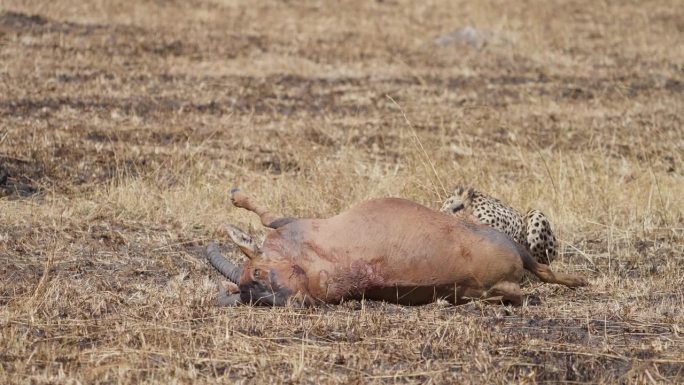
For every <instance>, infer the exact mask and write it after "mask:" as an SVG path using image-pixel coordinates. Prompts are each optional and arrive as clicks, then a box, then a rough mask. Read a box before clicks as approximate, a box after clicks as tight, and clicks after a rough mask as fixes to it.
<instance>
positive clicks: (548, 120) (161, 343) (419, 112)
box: [0, 0, 684, 384]
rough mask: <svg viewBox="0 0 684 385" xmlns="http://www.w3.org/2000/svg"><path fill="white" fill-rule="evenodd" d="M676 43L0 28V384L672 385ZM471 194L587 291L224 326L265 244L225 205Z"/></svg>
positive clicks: (548, 28)
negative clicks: (237, 233)
mask: <svg viewBox="0 0 684 385" xmlns="http://www.w3.org/2000/svg"><path fill="white" fill-rule="evenodd" d="M468 26H472V27H473V29H470V30H469V32H468V30H466V33H465V35H468V33H470V35H471V37H474V39H471V40H468V39H465V40H464V39H462V37H463V36H462V35H458V34H450V33H451V32H452V31H458V30H459V29H461V28H466V27H468ZM462 31H463V30H462ZM459 36H460V38H459ZM682 41H684V7H682V4H681V2H679V1H674V0H673V1H649V2H638V1H616V2H594V1H574V2H573V1H568V2H564V1H517V2H504V1H458V2H451V1H429V2H409V1H392V0H387V1H377V2H370V1H351V2H334V3H333V2H322V1H321V2H252V1H223V2H222V1H218V0H216V1H199V2H198V1H192V2H190V1H174V0H169V1H161V0H159V1H136V2H134V1H130V2H126V1H104V0H100V1H91V2H79V1H74V0H64V1H53V2H46V1H20V0H2V1H1V2H0V193H1V195H2V198H0V382H3V383H13V384H44V383H58V384H98V383H106V384H134V383H214V382H220V383H233V382H241V383H254V384H256V383H272V382H275V383H281V382H285V383H311V384H314V383H339V384H346V383H430V382H431V383H449V382H461V383H509V382H520V383H535V382H539V383H541V382H565V383H585V382H598V383H601V382H603V383H615V382H620V383H668V382H669V383H678V382H679V383H681V382H682V381H683V379H684V335H683V334H684V310H682V309H683V307H684V290H683V289H682V286H683V285H684V256H683V254H684V250H683V248H684V247H683V243H684V199H683V198H682V194H683V193H684V164H683V156H684V130H683V128H682V123H683V120H684V115H683V113H682V111H684V44H682ZM456 183H467V184H470V185H474V186H477V187H479V188H481V189H483V190H485V191H488V192H490V193H492V194H493V195H495V196H498V197H500V198H503V199H504V200H506V201H508V202H510V203H511V204H512V205H514V206H515V207H518V208H520V209H521V210H524V209H527V208H538V209H541V210H542V211H544V212H545V213H546V214H547V215H548V216H549V217H550V218H551V219H552V222H553V225H554V228H555V230H556V231H557V233H558V236H559V238H560V240H561V246H562V247H561V251H562V255H561V257H560V260H559V261H557V262H554V264H553V266H554V268H555V269H556V270H559V271H566V272H575V273H578V274H582V275H585V276H587V277H589V278H590V281H591V286H590V287H588V288H582V289H578V290H569V289H566V288H563V287H558V286H553V285H541V284H539V283H538V282H531V283H528V284H527V285H526V286H525V288H524V291H525V294H527V295H528V301H527V303H526V304H525V305H524V306H522V307H519V308H509V307H501V306H492V305H485V304H480V303H472V304H468V305H465V306H460V307H452V306H448V305H444V304H434V305H429V306H423V307H413V308H408V307H401V306H394V305H388V304H381V303H371V302H348V303H344V304H342V305H338V306H324V307H321V308H316V309H304V310H300V309H291V308H282V309H271V308H251V307H238V308H218V307H216V306H215V305H214V300H215V298H216V284H215V282H216V280H217V273H216V272H215V271H213V270H212V269H211V268H210V267H209V266H208V264H207V263H206V261H205V260H204V259H203V254H202V253H203V248H204V246H205V245H206V243H207V242H208V241H209V240H211V239H215V238H216V235H215V234H214V230H215V228H216V227H217V226H218V225H219V224H220V223H222V222H231V223H234V224H236V225H238V226H240V227H242V228H244V229H248V230H250V231H251V232H252V233H254V234H257V235H259V236H263V235H264V234H265V231H264V230H263V229H262V228H261V227H260V226H259V225H258V223H257V218H256V216H254V215H250V214H249V213H246V212H243V211H240V210H237V209H235V208H233V207H232V206H231V205H230V202H229V199H228V195H227V191H228V189H229V188H230V187H232V186H234V185H239V186H240V187H242V189H243V190H245V191H248V192H249V193H251V194H253V195H254V196H256V197H257V198H258V199H260V200H261V201H263V202H264V203H266V204H268V205H269V206H272V207H273V208H275V209H277V210H279V211H281V212H284V213H287V214H293V215H300V216H328V215H332V214H334V213H337V212H339V211H341V210H343V209H345V208H348V207H349V206H351V205H352V204H354V203H356V202H360V201H362V200H365V199H367V198H370V197H378V196H400V197H406V198H409V199H413V200H416V201H418V202H421V203H424V204H426V205H428V206H431V207H435V208H437V207H439V206H440V203H441V200H442V199H444V198H445V197H446V195H447V193H448V192H449V190H450V189H451V188H452V187H453V186H454V185H455V184H456ZM222 241H223V242H224V243H225V242H226V240H222ZM226 251H227V254H228V255H229V256H230V257H231V258H234V259H236V260H237V259H239V258H241V257H240V256H239V255H238V253H237V252H235V250H233V249H231V248H229V247H228V246H226Z"/></svg>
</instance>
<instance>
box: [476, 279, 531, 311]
mask: <svg viewBox="0 0 684 385" xmlns="http://www.w3.org/2000/svg"><path fill="white" fill-rule="evenodd" d="M485 301H487V302H497V303H504V304H511V305H513V306H520V305H522V302H523V301H522V291H521V290H520V285H519V284H517V283H515V282H506V281H503V282H499V283H497V284H496V285H494V286H492V288H491V289H489V290H488V291H487V294H486V295H485Z"/></svg>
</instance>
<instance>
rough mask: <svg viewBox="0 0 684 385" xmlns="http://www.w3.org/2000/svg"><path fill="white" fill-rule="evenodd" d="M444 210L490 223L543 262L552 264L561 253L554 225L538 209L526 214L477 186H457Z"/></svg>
mask: <svg viewBox="0 0 684 385" xmlns="http://www.w3.org/2000/svg"><path fill="white" fill-rule="evenodd" d="M441 211H442V212H445V213H448V214H451V215H468V216H470V217H471V219H474V220H476V221H477V222H480V223H482V224H485V225H489V226H491V227H493V228H495V229H497V230H499V231H501V232H503V233H505V234H507V235H508V236H509V237H511V238H513V240H515V241H516V242H518V243H519V244H521V245H522V246H524V247H526V248H527V249H528V250H529V251H530V254H532V256H533V257H534V258H535V259H536V260H537V261H538V262H540V263H544V264H549V263H551V262H553V260H554V259H556V257H557V256H558V251H557V249H556V245H557V243H556V237H555V236H554V235H553V231H552V230H551V224H550V223H549V220H548V219H547V218H546V216H545V215H544V214H543V213H542V212H541V211H539V210H529V211H528V212H527V214H525V216H524V217H523V216H522V215H521V214H520V213H519V212H518V211H517V210H515V209H514V208H512V207H510V206H508V205H507V204H505V203H503V202H501V201H500V200H498V199H496V198H494V197H491V196H489V195H487V194H485V193H483V192H481V191H478V190H476V189H474V188H467V187H463V186H458V187H457V188H456V189H455V190H454V193H453V194H452V195H451V196H450V197H449V198H447V199H446V201H444V204H443V205H442V208H441Z"/></svg>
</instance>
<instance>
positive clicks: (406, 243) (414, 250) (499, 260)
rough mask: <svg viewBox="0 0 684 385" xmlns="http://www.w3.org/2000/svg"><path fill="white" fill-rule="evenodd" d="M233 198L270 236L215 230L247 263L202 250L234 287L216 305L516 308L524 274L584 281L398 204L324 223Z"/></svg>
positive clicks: (474, 230)
mask: <svg viewBox="0 0 684 385" xmlns="http://www.w3.org/2000/svg"><path fill="white" fill-rule="evenodd" d="M232 201H233V204H234V205H235V206H237V207H241V208H244V209H247V210H250V211H253V212H255V213H256V214H258V215H259V216H260V218H261V222H262V223H263V224H264V226H267V227H269V228H271V229H273V230H272V231H271V232H270V233H269V234H268V235H267V236H266V239H265V240H264V242H263V244H262V245H261V246H258V245H257V244H256V242H255V241H254V240H253V239H252V237H251V236H250V235H248V234H246V233H245V232H243V231H241V230H240V229H238V228H236V227H234V226H231V225H226V226H222V230H223V231H224V232H225V233H227V235H228V236H229V237H230V238H231V239H232V241H233V242H235V243H236V244H237V246H238V247H239V248H240V250H242V252H243V253H244V254H245V255H247V257H249V261H248V262H247V263H246V264H245V265H244V266H242V267H239V266H237V265H234V264H233V263H232V262H230V261H228V260H227V259H225V258H224V257H223V256H221V254H220V252H219V251H218V248H217V246H216V245H215V244H213V243H211V244H210V245H209V247H208V248H207V252H208V257H209V260H210V262H211V264H212V265H213V266H214V267H216V268H217V269H218V270H219V271H221V272H222V273H223V275H224V276H226V277H227V278H228V279H229V280H231V281H233V282H234V283H235V284H237V287H238V288H239V292H238V290H234V292H233V293H231V294H227V293H226V292H225V290H222V291H221V292H220V293H219V303H220V304H223V305H236V304H240V303H242V304H258V305H270V306H282V305H286V304H293V305H300V306H301V305H313V304H316V303H321V302H325V303H339V302H340V301H342V300H344V299H360V298H366V299H372V300H382V301H388V302H393V303H398V304H406V305H419V304H425V303H429V302H432V301H435V300H437V299H439V298H442V299H445V300H447V301H450V302H452V303H463V302H465V301H468V300H471V299H483V300H488V301H494V302H504V303H511V304H513V305H519V304H521V302H522V294H521V291H520V286H519V282H520V280H521V278H522V276H523V271H524V270H528V271H530V272H532V273H533V274H534V275H536V276H537V277H539V279H540V280H542V281H543V282H548V283H557V284H561V285H565V286H568V287H578V286H584V285H586V284H587V281H586V280H585V279H583V278H581V277H577V276H573V275H568V274H561V273H554V272H553V271H551V269H550V268H549V267H548V266H547V265H544V264H541V263H538V262H537V261H536V260H535V259H533V258H532V257H531V256H530V254H529V252H528V251H527V250H525V249H524V248H523V247H521V246H520V245H518V244H517V243H516V242H514V241H513V240H512V239H510V238H509V237H508V236H506V235H505V234H503V233H501V232H499V231H497V230H495V229H493V228H491V227H489V226H485V225H480V224H476V223H473V222H470V221H468V220H467V219H463V218H458V217H452V216H449V215H446V214H443V213H440V212H437V211H434V210H431V209H429V208H427V207H424V206H422V205H419V204H417V203H414V202H411V201H408V200H405V199H398V198H382V199H373V200H369V201H367V202H364V203H361V204H359V205H358V206H356V207H353V208H351V209H350V210H348V211H345V212H343V213H341V214H339V215H336V216H333V217H331V218H327V219H295V218H284V217H279V216H276V215H275V214H273V213H272V212H271V211H269V210H268V209H267V208H265V207H263V206H261V205H259V204H258V203H257V202H255V201H254V200H253V199H251V198H250V197H248V196H247V195H245V194H244V193H242V192H240V191H239V190H237V189H235V190H233V191H232ZM221 288H222V286H221Z"/></svg>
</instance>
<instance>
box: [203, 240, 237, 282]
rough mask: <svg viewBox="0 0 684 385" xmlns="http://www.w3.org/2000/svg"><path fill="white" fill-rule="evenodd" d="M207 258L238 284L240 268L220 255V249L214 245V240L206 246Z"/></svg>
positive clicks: (220, 271) (225, 275)
mask: <svg viewBox="0 0 684 385" xmlns="http://www.w3.org/2000/svg"><path fill="white" fill-rule="evenodd" d="M207 259H208V260H209V263H210V264H211V265H212V266H214V268H215V269H216V270H218V271H219V273H221V274H223V276H224V277H226V278H228V279H229V280H230V281H231V282H233V283H234V284H236V285H238V284H240V276H241V275H242V268H241V267H239V266H236V265H235V264H234V263H233V262H231V261H229V260H227V259H226V258H225V257H224V256H223V255H221V251H219V248H218V246H216V243H214V242H209V245H208V246H207Z"/></svg>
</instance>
